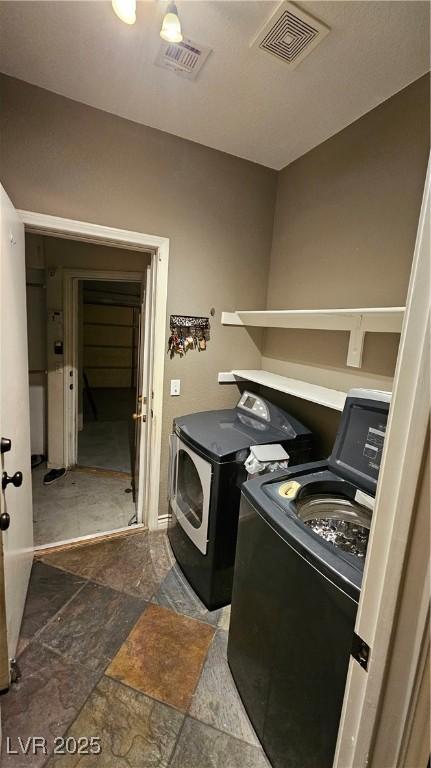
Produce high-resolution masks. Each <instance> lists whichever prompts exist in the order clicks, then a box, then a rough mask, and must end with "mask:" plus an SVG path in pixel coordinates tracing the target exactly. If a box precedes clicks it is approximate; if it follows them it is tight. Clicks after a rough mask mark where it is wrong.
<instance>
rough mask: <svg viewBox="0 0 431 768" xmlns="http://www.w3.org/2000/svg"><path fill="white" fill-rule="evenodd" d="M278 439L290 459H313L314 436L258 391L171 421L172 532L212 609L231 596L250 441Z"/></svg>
mask: <svg viewBox="0 0 431 768" xmlns="http://www.w3.org/2000/svg"><path fill="white" fill-rule="evenodd" d="M274 443H279V444H281V445H282V446H283V448H284V449H285V450H286V451H287V453H288V454H289V457H290V460H289V464H290V465H293V464H300V463H302V462H304V461H307V460H310V458H311V455H312V454H311V452H312V434H311V432H310V430H308V429H307V428H306V427H305V426H303V425H302V424H300V423H299V422H298V421H297V420H296V419H294V418H293V417H292V416H289V414H288V413H286V412H285V411H283V410H282V409H281V408H278V407H277V406H276V405H274V404H273V403H271V402H269V401H268V400H266V399H265V398H263V397H260V396H259V395H255V394H252V393H251V392H244V393H243V394H242V396H241V398H240V400H239V402H238V404H237V406H236V408H231V409H228V410H217V411H204V412H201V413H193V414H190V415H188V416H181V417H178V418H176V419H175V420H174V425H173V432H172V434H171V436H170V460H169V480H168V487H169V492H168V496H169V525H168V536H169V540H170V543H171V546H172V549H173V551H174V554H175V557H176V559H177V562H178V564H179V566H180V568H181V569H182V571H183V572H184V574H185V575H186V577H187V579H188V581H189V582H190V584H191V586H192V587H193V589H194V590H195V592H196V593H197V594H198V595H199V597H200V598H201V600H202V601H203V603H204V604H205V605H206V606H207V608H208V609H209V610H213V609H215V608H219V607H221V606H224V605H227V604H228V603H230V600H231V593H232V578H233V564H234V559H235V546H236V536H237V529H238V515H239V504H240V496H241V490H240V489H241V485H242V483H243V482H244V480H245V479H246V478H247V472H246V470H245V467H244V461H245V460H246V458H247V457H248V455H249V451H250V446H253V445H266V444H274Z"/></svg>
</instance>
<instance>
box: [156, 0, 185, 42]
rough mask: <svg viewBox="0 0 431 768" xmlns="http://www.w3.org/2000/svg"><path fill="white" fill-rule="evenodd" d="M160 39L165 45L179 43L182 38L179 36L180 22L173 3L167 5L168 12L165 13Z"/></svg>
mask: <svg viewBox="0 0 431 768" xmlns="http://www.w3.org/2000/svg"><path fill="white" fill-rule="evenodd" d="M160 37H161V38H162V40H166V42H167V43H181V40H182V39H183V36H182V34H181V22H180V19H179V16H178V11H177V6H176V5H175V3H169V5H168V10H167V11H166V13H165V16H164V19H163V24H162V28H161V30H160Z"/></svg>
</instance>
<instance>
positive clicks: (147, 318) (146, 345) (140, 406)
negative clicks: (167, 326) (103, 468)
mask: <svg viewBox="0 0 431 768" xmlns="http://www.w3.org/2000/svg"><path fill="white" fill-rule="evenodd" d="M153 283H154V269H153V268H152V267H151V266H149V267H147V272H146V281H145V286H144V287H143V300H142V305H141V315H140V321H139V346H138V350H139V353H138V380H137V387H136V413H135V414H134V418H135V421H136V434H135V447H136V455H135V470H134V471H135V477H134V487H135V501H136V518H137V522H138V523H142V522H143V521H144V519H145V518H146V516H147V503H148V485H149V484H148V470H149V459H150V451H149V445H150V440H151V421H152V399H153V393H152V379H153V337H154V312H153V288H154V285H153Z"/></svg>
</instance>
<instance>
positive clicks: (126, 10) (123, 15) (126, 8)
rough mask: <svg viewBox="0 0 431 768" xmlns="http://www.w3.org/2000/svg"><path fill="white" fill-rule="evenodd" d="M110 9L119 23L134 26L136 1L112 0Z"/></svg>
mask: <svg viewBox="0 0 431 768" xmlns="http://www.w3.org/2000/svg"><path fill="white" fill-rule="evenodd" d="M112 7H113V9H114V11H115V13H116V14H117V16H118V18H119V19H121V21H124V23H125V24H134V23H135V21H136V0H112Z"/></svg>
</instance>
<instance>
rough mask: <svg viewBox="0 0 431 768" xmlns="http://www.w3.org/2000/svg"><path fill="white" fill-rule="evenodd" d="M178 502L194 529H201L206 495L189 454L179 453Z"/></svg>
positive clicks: (181, 451)
mask: <svg viewBox="0 0 431 768" xmlns="http://www.w3.org/2000/svg"><path fill="white" fill-rule="evenodd" d="M177 471H178V475H177V483H178V486H177V488H178V495H177V502H178V504H179V505H180V506H181V509H182V511H183V514H184V516H185V517H186V518H187V520H188V521H189V523H190V524H191V525H192V526H193V528H200V526H201V525H202V516H203V500H204V493H203V488H202V482H201V479H200V477H199V473H198V471H197V469H196V466H195V464H194V462H193V460H192V459H191V457H190V456H189V454H188V453H186V452H185V451H183V450H182V449H180V450H179V452H178V470H177Z"/></svg>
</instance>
